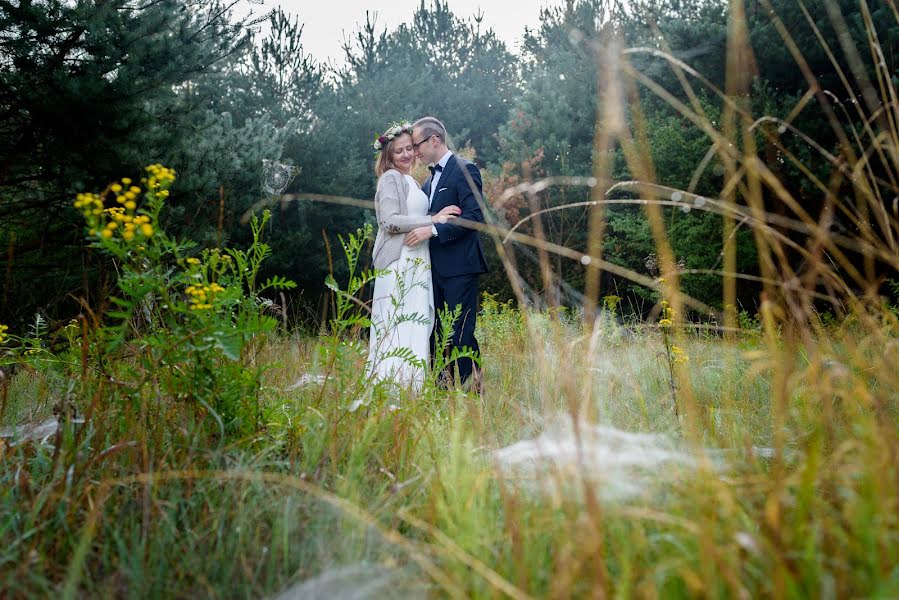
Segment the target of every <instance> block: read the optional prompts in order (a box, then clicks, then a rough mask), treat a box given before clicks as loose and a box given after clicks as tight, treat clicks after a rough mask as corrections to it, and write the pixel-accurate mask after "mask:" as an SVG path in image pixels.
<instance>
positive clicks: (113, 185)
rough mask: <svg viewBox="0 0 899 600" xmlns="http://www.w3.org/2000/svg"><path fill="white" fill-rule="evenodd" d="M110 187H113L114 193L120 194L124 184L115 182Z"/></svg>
mask: <svg viewBox="0 0 899 600" xmlns="http://www.w3.org/2000/svg"><path fill="white" fill-rule="evenodd" d="M109 189H111V190H112V191H113V193H115V194H118V193H119V192H121V191H122V186H120V185H119V184H118V183H114V184H112V185H111V186H109Z"/></svg>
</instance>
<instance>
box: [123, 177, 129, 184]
mask: <svg viewBox="0 0 899 600" xmlns="http://www.w3.org/2000/svg"><path fill="white" fill-rule="evenodd" d="M122 183H124V184H125V185H131V180H130V179H129V178H127V177H122Z"/></svg>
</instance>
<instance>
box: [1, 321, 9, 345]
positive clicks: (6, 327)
mask: <svg viewBox="0 0 899 600" xmlns="http://www.w3.org/2000/svg"><path fill="white" fill-rule="evenodd" d="M7 331H9V325H0V344H2V343H3V342H5V341H6V338H8V337H9V336H8V335H6V332H7Z"/></svg>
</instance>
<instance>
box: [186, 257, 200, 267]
mask: <svg viewBox="0 0 899 600" xmlns="http://www.w3.org/2000/svg"><path fill="white" fill-rule="evenodd" d="M187 264H189V265H198V264H200V259H199V258H194V257H193V256H191V257H190V258H188V259H187Z"/></svg>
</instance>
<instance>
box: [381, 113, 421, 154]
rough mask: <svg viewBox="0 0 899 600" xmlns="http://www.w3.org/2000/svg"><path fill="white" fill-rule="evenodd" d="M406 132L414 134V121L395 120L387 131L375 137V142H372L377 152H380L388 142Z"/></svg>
mask: <svg viewBox="0 0 899 600" xmlns="http://www.w3.org/2000/svg"><path fill="white" fill-rule="evenodd" d="M404 133H408V134H409V135H412V123H410V122H409V121H400V122H399V123H397V122H394V123H392V124H391V125H390V128H389V129H388V130H387V131H385V132H384V133H383V134H382V135H379V136H378V137H377V138H375V143H374V144H372V147H373V148H374V149H375V152H380V151H381V150H382V149H383V148H384V146H386V145H387V142H390V141H392V140H393V138H395V137H397V136H400V135H403V134H404Z"/></svg>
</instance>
